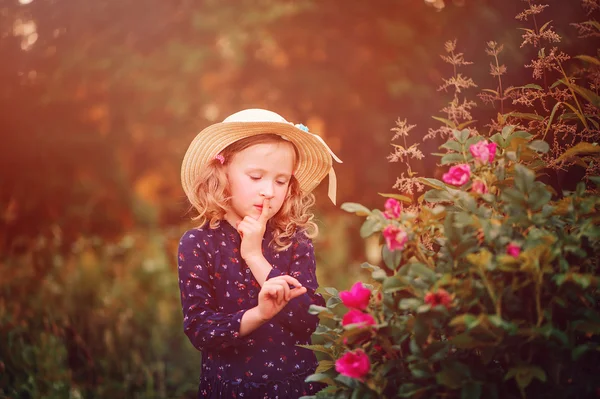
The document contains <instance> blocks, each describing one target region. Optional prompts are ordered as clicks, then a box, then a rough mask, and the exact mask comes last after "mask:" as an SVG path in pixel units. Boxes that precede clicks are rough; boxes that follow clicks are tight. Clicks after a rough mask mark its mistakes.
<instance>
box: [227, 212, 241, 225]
mask: <svg viewBox="0 0 600 399" xmlns="http://www.w3.org/2000/svg"><path fill="white" fill-rule="evenodd" d="M225 221H226V222H227V223H229V224H230V225H232V226H233V227H234V228H235V229H237V225H238V223H240V222H241V221H242V218H241V217H240V216H239V215H238V214H237V213H235V212H232V211H229V212H227V213H226V214H225Z"/></svg>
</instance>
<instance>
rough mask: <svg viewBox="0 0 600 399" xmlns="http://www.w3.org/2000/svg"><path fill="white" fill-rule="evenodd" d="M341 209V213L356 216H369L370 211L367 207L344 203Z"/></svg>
mask: <svg viewBox="0 0 600 399" xmlns="http://www.w3.org/2000/svg"><path fill="white" fill-rule="evenodd" d="M341 208H342V210H343V211H346V212H349V213H356V214H357V215H358V216H368V215H370V214H371V211H370V210H369V209H368V208H367V207H365V206H364V205H361V204H357V203H355V202H345V203H343V204H342V206H341Z"/></svg>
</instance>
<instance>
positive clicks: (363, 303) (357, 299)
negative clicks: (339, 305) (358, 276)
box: [340, 281, 371, 310]
mask: <svg viewBox="0 0 600 399" xmlns="http://www.w3.org/2000/svg"><path fill="white" fill-rule="evenodd" d="M370 298H371V291H370V290H369V289H367V288H365V287H363V285H362V283H361V282H360V281H358V282H356V283H355V284H354V285H353V286H352V288H351V289H350V291H342V292H340V299H341V300H342V302H343V303H344V305H346V306H347V307H349V308H355V309H360V310H365V309H366V308H367V306H368V305H369V299H370Z"/></svg>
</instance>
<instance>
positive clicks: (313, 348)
mask: <svg viewBox="0 0 600 399" xmlns="http://www.w3.org/2000/svg"><path fill="white" fill-rule="evenodd" d="M296 346H299V347H301V348H304V349H310V350H311V351H313V352H321V353H325V354H327V355H329V356H331V357H333V349H332V348H327V347H326V346H324V345H300V344H298V345H296Z"/></svg>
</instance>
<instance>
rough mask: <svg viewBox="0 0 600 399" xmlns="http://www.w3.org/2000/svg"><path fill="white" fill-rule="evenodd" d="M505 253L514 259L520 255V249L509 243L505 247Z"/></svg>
mask: <svg viewBox="0 0 600 399" xmlns="http://www.w3.org/2000/svg"><path fill="white" fill-rule="evenodd" d="M506 253H507V254H509V255H510V256H514V257H515V258H516V257H518V256H519V254H520V253H521V247H520V246H518V245H517V244H515V243H512V242H511V243H510V244H508V245H507V246H506Z"/></svg>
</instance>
